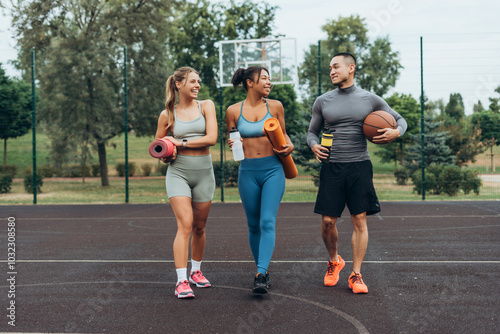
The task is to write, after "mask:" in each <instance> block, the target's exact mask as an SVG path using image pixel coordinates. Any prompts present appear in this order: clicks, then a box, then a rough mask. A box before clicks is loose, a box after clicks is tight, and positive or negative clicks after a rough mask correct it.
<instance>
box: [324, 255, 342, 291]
mask: <svg viewBox="0 0 500 334" xmlns="http://www.w3.org/2000/svg"><path fill="white" fill-rule="evenodd" d="M344 267H345V261H344V260H343V259H342V258H341V257H340V255H339V260H338V262H330V261H328V270H327V271H326V275H325V286H334V285H335V284H337V283H338V281H339V273H340V271H341V270H342V269H344Z"/></svg>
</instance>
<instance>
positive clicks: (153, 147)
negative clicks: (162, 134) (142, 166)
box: [149, 138, 175, 159]
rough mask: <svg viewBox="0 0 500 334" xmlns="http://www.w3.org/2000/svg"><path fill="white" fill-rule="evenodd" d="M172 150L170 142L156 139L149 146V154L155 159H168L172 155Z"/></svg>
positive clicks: (172, 145) (172, 146)
mask: <svg viewBox="0 0 500 334" xmlns="http://www.w3.org/2000/svg"><path fill="white" fill-rule="evenodd" d="M174 148H175V146H174V144H173V143H172V142H171V141H170V140H168V139H165V138H161V139H156V140H155V141H154V142H152V143H151V144H150V145H149V154H150V155H151V156H152V157H153V158H157V159H163V158H168V157H169V156H171V155H172V154H173V153H174Z"/></svg>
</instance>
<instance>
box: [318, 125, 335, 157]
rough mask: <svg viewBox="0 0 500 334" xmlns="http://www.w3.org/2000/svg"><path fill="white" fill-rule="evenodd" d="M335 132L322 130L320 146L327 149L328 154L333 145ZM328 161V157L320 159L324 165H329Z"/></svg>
mask: <svg viewBox="0 0 500 334" xmlns="http://www.w3.org/2000/svg"><path fill="white" fill-rule="evenodd" d="M334 132H335V130H334V129H333V130H330V129H326V128H325V129H324V130H323V135H322V136H321V146H323V147H326V148H327V149H328V152H330V150H331V148H332V145H333V133H334ZM329 161H330V155H328V158H326V159H322V162H323V163H324V164H327V163H329Z"/></svg>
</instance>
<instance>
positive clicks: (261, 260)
mask: <svg viewBox="0 0 500 334" xmlns="http://www.w3.org/2000/svg"><path fill="white" fill-rule="evenodd" d="M238 190H239V192H240V197H241V202H242V203H243V208H244V209H245V215H246V217H247V223H248V239H249V242H250V249H251V250H252V254H253V257H254V260H255V264H256V265H257V271H258V272H259V273H263V274H266V271H267V268H268V267H269V263H270V262H271V256H272V255H273V251H274V243H275V240H276V216H277V215H278V208H279V205H280V202H281V199H282V198H283V194H284V193H285V173H284V172H283V165H282V164H281V161H280V160H279V158H278V157H277V156H275V155H273V156H269V157H264V158H257V159H244V160H242V162H241V164H240V169H239V174H238Z"/></svg>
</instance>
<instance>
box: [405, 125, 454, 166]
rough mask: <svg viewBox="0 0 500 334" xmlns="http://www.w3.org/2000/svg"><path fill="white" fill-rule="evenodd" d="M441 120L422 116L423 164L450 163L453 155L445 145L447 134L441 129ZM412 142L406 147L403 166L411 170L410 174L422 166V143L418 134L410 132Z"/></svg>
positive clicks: (452, 160) (452, 161)
mask: <svg viewBox="0 0 500 334" xmlns="http://www.w3.org/2000/svg"><path fill="white" fill-rule="evenodd" d="M441 124H442V122H436V121H435V120H434V119H432V117H430V116H425V117H424V133H425V141H424V156H425V166H426V167H427V166H429V165H430V164H433V163H434V164H444V165H452V164H453V163H454V156H453V154H452V152H451V150H450V148H449V147H448V146H447V145H446V140H447V139H448V137H449V134H448V133H447V132H446V131H441V130H440V127H441ZM409 137H410V139H411V140H412V142H413V144H412V145H410V146H409V147H408V150H407V152H406V156H405V167H406V168H409V169H410V170H411V173H410V175H411V174H412V173H413V172H414V171H416V170H417V169H419V168H421V166H422V145H421V136H420V134H410V135H409Z"/></svg>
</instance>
